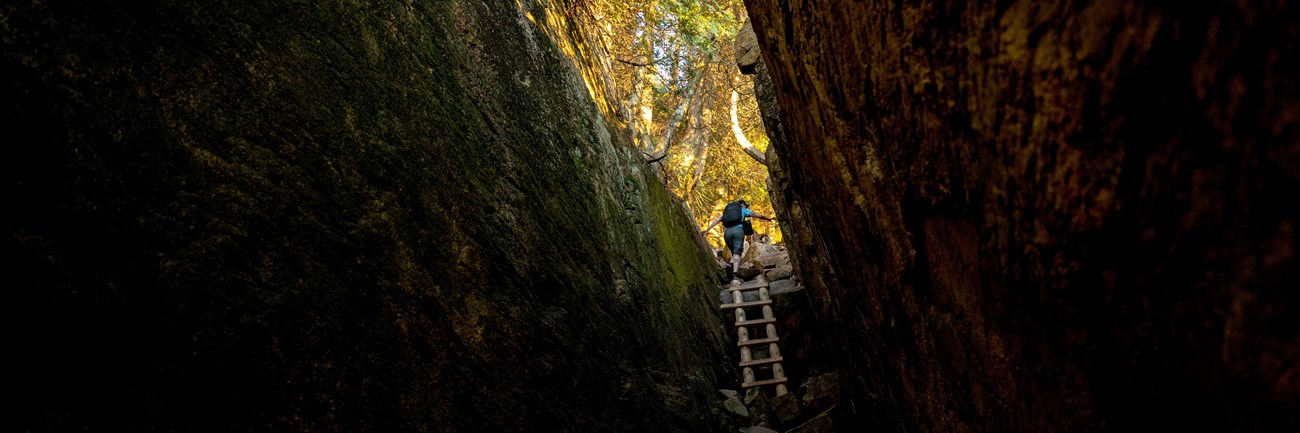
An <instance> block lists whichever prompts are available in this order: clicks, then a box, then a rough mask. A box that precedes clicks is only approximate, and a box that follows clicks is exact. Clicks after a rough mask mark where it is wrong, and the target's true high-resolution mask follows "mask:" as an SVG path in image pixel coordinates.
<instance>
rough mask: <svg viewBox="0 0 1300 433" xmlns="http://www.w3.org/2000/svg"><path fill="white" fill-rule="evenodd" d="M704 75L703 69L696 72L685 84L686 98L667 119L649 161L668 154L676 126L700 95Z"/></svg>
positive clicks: (675, 132) (675, 133)
mask: <svg viewBox="0 0 1300 433" xmlns="http://www.w3.org/2000/svg"><path fill="white" fill-rule="evenodd" d="M704 75H705V71H704V69H699V70H697V71H696V75H695V77H693V78H691V82H690V84H687V86H686V97H685V98H683V99H682V103H681V105H678V106H677V110H676V111H673V116H672V118H670V119H668V125H667V126H665V127H664V136H663V139H662V140H660V141H659V143H656V145H655V148H654V150H652V151H651V152H650V153H649V159H662V158H663V157H664V155H667V154H668V149H670V148H672V146H673V138H674V136H675V135H677V126H678V124H680V123H681V122H682V120H684V119H685V117H686V111H687V110H688V109H690V108H691V107H692V104H695V103H696V99H697V98H698V97H699V95H700V92H699V87H700V81H701V80H702V79H703V78H704Z"/></svg>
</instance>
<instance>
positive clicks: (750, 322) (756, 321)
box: [736, 319, 776, 328]
mask: <svg viewBox="0 0 1300 433" xmlns="http://www.w3.org/2000/svg"><path fill="white" fill-rule="evenodd" d="M764 323H776V319H754V320H746V321H744V322H736V327H737V328H739V327H741V326H750V325H762V324H764Z"/></svg>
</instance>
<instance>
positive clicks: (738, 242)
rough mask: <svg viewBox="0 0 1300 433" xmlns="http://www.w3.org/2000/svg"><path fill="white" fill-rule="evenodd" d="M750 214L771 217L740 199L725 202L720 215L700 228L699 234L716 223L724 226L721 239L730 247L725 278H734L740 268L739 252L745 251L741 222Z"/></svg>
mask: <svg viewBox="0 0 1300 433" xmlns="http://www.w3.org/2000/svg"><path fill="white" fill-rule="evenodd" d="M751 216H752V217H754V218H758V219H761V220H764V221H771V220H772V217H769V216H767V215H763V214H760V213H758V212H754V211H751V210H749V204H748V203H745V200H744V199H741V200H736V201H733V202H731V203H727V207H725V208H723V209H722V215H718V217H717V218H714V219H713V221H710V222H709V226H708V227H705V228H704V230H700V234H705V233H708V232H709V230H712V229H713V226H715V225H718V223H722V227H724V228H725V229H724V230H723V233H722V240H723V242H725V243H726V245H727V247H728V248H730V249H731V268H730V272H729V273H728V278H727V279H729V280H733V279H736V270H737V269H739V268H740V254H741V253H743V252H745V228H744V227H743V226H742V225H741V224H742V223H744V222H745V221H746V218H749V217H751ZM733 282H734V281H733Z"/></svg>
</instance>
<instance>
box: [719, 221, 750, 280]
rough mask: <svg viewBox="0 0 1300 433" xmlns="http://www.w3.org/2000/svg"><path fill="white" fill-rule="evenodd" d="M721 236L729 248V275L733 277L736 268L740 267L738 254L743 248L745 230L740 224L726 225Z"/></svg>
mask: <svg viewBox="0 0 1300 433" xmlns="http://www.w3.org/2000/svg"><path fill="white" fill-rule="evenodd" d="M722 237H723V240H724V241H726V243H727V248H730V249H731V275H732V277H733V278H735V275H736V270H737V269H740V254H741V253H742V252H744V250H745V232H744V230H742V229H741V228H740V226H735V227H728V228H727V229H726V231H725V232H723V234H722Z"/></svg>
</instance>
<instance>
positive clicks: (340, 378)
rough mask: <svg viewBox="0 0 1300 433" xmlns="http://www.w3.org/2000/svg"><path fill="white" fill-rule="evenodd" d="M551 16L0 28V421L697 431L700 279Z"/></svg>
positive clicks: (169, 10) (712, 424) (87, 8)
mask: <svg viewBox="0 0 1300 433" xmlns="http://www.w3.org/2000/svg"><path fill="white" fill-rule="evenodd" d="M563 6H565V5H563V4H551V3H540V4H539V3H538V2H533V1H523V2H521V3H520V2H514V1H488V2H478V1H440V2H410V3H402V2H277V1H238V2H223V1H218V2H209V1H202V2H200V1H168V2H138V1H126V2H111V4H106V3H104V2H86V1H68V2H15V3H12V4H6V5H4V6H0V17H2V18H3V19H2V20H0V22H3V25H0V36H2V37H3V41H4V47H3V53H2V57H0V77H4V78H3V81H0V86H3V95H4V98H3V102H2V103H0V109H2V110H3V115H2V116H0V122H3V124H2V126H3V130H4V134H5V136H6V137H7V139H6V143H5V145H4V146H3V150H0V152H3V153H2V154H0V176H3V177H4V186H3V190H0V191H2V194H3V200H4V203H5V208H6V211H4V213H3V217H2V218H0V224H2V225H3V227H4V240H3V242H2V243H0V248H2V249H3V252H4V257H6V262H4V264H3V265H2V269H3V274H2V275H0V277H2V278H3V281H4V286H5V287H6V289H5V291H4V301H3V305H4V310H3V311H4V316H5V319H6V328H7V329H9V331H8V332H9V335H10V337H8V338H7V340H8V343H9V344H8V345H7V346H6V353H7V356H6V358H7V359H8V361H9V367H8V372H7V373H6V374H7V375H8V376H9V379H7V380H6V384H7V385H6V391H7V393H9V395H10V397H12V398H15V399H16V401H17V403H16V406H14V407H11V408H10V411H9V412H10V414H11V417H10V420H9V425H10V426H11V427H12V428H14V429H15V430H16V431H83V430H91V431H232V432H233V431H311V432H329V431H337V432H365V431H374V432H393V431H438V432H442V431H446V432H452V431H474V432H480V431H483V432H487V431H516V432H522V431H529V432H532V431H573V432H624V431H656V432H659V431H692V432H700V431H721V430H719V429H720V428H721V425H720V424H719V422H720V421H717V420H718V419H720V418H718V417H719V416H721V415H720V414H716V413H715V412H716V411H717V410H718V409H717V407H716V405H715V403H716V402H715V400H716V396H715V395H714V393H715V391H714V389H715V388H717V386H716V385H715V384H714V382H715V381H725V382H734V381H735V380H736V377H737V375H736V373H735V371H734V365H731V364H729V363H724V361H723V359H724V357H725V356H727V355H728V354H729V353H730V351H732V350H734V349H733V348H732V347H731V346H730V345H729V344H725V343H724V339H725V334H724V333H723V332H722V329H721V326H720V323H721V322H720V320H721V318H720V316H719V313H718V312H717V311H716V305H714V301H713V300H712V293H713V287H714V286H715V285H716V284H718V283H719V282H718V281H716V277H715V276H714V274H715V270H714V268H713V260H712V259H711V258H710V257H709V256H708V255H707V253H706V249H705V245H703V244H702V240H701V239H700V238H699V237H698V235H696V229H695V228H694V227H693V224H692V222H691V221H690V220H689V219H688V218H687V217H686V215H684V213H683V212H682V211H681V206H680V205H679V204H678V203H676V202H675V201H674V199H672V198H671V197H670V194H669V193H668V192H667V191H666V190H665V189H664V188H663V187H662V185H661V184H660V183H659V182H658V181H657V180H656V179H654V177H653V176H650V175H648V174H647V172H646V171H644V170H641V167H643V163H642V161H641V157H640V156H639V154H636V153H634V152H633V151H630V150H629V149H627V148H626V140H625V139H624V138H623V137H620V136H619V135H617V132H616V130H615V129H614V128H612V127H611V126H610V125H608V124H607V123H606V122H605V120H604V118H603V117H602V114H601V111H600V110H599V109H598V105H596V104H595V103H593V101H592V99H591V96H590V94H589V93H588V90H587V87H586V86H584V84H583V81H582V77H583V76H584V75H589V74H583V71H582V70H581V68H578V67H575V66H574V64H573V62H571V61H570V60H569V59H568V58H566V57H565V56H564V55H563V54H562V53H561V49H560V48H559V47H567V48H566V49H570V50H571V49H572V47H574V46H580V45H581V41H582V40H583V39H582V37H581V36H582V33H581V31H580V29H577V28H576V27H574V26H572V25H569V24H566V21H565V18H566V16H565V15H564V12H562V11H564V10H566V8H564V7H563ZM539 26H540V27H539ZM573 51H576V50H573ZM584 52H586V51H584ZM579 58H580V59H581V56H579ZM580 63H581V62H580Z"/></svg>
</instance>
